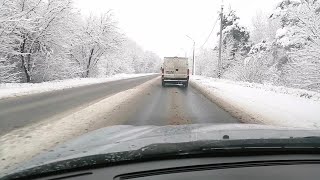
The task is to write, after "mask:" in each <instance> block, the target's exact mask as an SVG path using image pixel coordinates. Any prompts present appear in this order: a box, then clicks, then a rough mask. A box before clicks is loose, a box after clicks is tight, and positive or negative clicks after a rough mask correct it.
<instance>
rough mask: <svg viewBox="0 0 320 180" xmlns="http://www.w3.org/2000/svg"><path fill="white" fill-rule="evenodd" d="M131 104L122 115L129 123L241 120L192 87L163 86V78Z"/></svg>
mask: <svg viewBox="0 0 320 180" xmlns="http://www.w3.org/2000/svg"><path fill="white" fill-rule="evenodd" d="M128 107H130V109H129V108H128V109H127V111H126V112H127V113H126V114H124V115H123V117H122V118H123V119H125V118H126V119H127V121H126V122H125V123H124V124H125V125H158V126H162V125H179V124H194V123H239V121H237V120H236V119H235V118H233V117H232V116H231V115H230V114H228V113H227V112H225V111H224V110H222V109H221V108H219V107H218V106H217V105H216V104H214V103H213V102H211V101H210V100H208V99H207V98H206V97H204V96H203V95H202V94H201V93H199V92H198V91H197V90H195V89H194V88H192V87H191V86H189V87H188V88H184V87H182V86H181V87H180V86H176V85H171V86H167V87H164V88H162V86H161V82H160V79H159V80H158V81H156V82H155V83H154V84H153V86H152V87H151V88H150V89H148V90H147V91H146V92H145V94H144V97H143V98H139V97H137V98H136V100H135V101H132V105H129V106H128Z"/></svg>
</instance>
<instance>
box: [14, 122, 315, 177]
mask: <svg viewBox="0 0 320 180" xmlns="http://www.w3.org/2000/svg"><path fill="white" fill-rule="evenodd" d="M315 136H317V137H319V136H320V132H319V131H318V130H313V129H292V128H284V127H283V128H281V127H273V126H265V125H256V124H192V125H170V126H129V125H119V126H111V127H106V128H102V129H98V130H95V131H92V132H89V133H87V134H84V135H82V136H79V137H77V138H75V139H72V140H70V141H67V142H65V143H64V144H61V145H58V146H56V147H54V148H53V149H51V150H49V151H47V152H45V153H42V154H40V155H38V156H36V157H34V158H33V159H32V160H30V161H29V162H28V163H25V164H23V165H22V166H20V167H19V168H17V169H16V170H14V172H17V171H20V170H23V169H28V168H30V167H35V166H40V165H43V164H48V163H53V162H58V161H63V160H67V159H73V158H79V157H85V156H91V155H97V154H106V153H113V152H123V151H133V150H137V149H141V148H142V150H143V147H146V146H148V145H151V144H165V143H180V142H195V141H201V140H226V139H229V140H237V139H275V138H276V139H281V138H285V139H287V138H295V137H315Z"/></svg>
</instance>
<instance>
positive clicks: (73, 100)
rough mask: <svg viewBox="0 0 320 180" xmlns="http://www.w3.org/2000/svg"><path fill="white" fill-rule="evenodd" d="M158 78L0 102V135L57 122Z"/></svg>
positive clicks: (144, 78) (133, 80)
mask: <svg viewBox="0 0 320 180" xmlns="http://www.w3.org/2000/svg"><path fill="white" fill-rule="evenodd" d="M156 76H157V75H152V76H144V77H138V78H131V79H125V80H119V81H111V82H107V83H102V84H94V85H88V86H82V87H76V88H71V89H65V90H59V91H52V92H45V93H39V94H34V95H28V96H22V97H15V98H8V99H2V100H0V136H1V135H3V134H5V133H7V132H10V131H12V130H13V129H16V128H20V127H24V126H26V125H29V124H32V123H36V122H39V121H42V120H44V119H48V118H50V119H58V118H59V117H62V116H65V115H67V114H70V113H71V112H74V111H77V110H79V109H82V108H84V107H87V106H88V105H90V104H93V103H95V102H97V101H99V100H101V99H102V98H106V97H108V96H111V95H113V94H115V93H118V92H121V91H124V90H127V89H130V88H132V87H135V86H137V85H139V84H142V83H144V82H146V81H148V80H150V79H152V78H154V77H156Z"/></svg>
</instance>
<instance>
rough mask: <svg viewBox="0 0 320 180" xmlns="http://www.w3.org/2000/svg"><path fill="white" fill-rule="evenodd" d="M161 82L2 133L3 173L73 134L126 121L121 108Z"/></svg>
mask: <svg viewBox="0 0 320 180" xmlns="http://www.w3.org/2000/svg"><path fill="white" fill-rule="evenodd" d="M157 81H158V82H159V81H160V80H159V77H157V78H154V79H152V80H150V81H147V82H145V83H143V84H140V85H138V86H136V87H134V88H131V89H128V90H125V91H121V92H119V93H116V94H114V95H112V96H109V97H107V98H105V99H102V100H101V101H99V102H97V103H95V104H92V105H90V106H88V107H86V108H84V109H82V110H80V111H76V112H74V113H72V114H70V115H67V116H65V117H62V118H60V119H54V120H51V119H49V120H48V121H41V122H38V123H35V124H32V125H30V126H25V127H22V128H19V129H15V130H13V131H11V132H9V133H7V134H5V135H3V136H0V152H1V153H0V161H1V163H0V174H4V173H5V172H9V171H11V170H12V169H14V168H15V167H17V165H18V164H19V163H21V162H23V161H27V160H29V159H30V158H31V157H33V156H35V155H37V154H39V153H41V152H46V151H47V150H48V149H50V148H52V147H53V146H55V145H57V144H60V143H63V142H65V141H67V140H69V139H71V138H73V137H78V136H80V135H81V134H84V133H86V132H89V131H93V130H95V129H99V128H101V127H106V126H113V125H120V124H123V122H122V121H121V120H122V119H119V118H117V115H118V114H120V113H121V108H122V107H124V106H126V104H127V103H128V102H130V101H132V99H133V98H135V97H138V96H143V95H144V93H145V92H146V91H147V90H148V89H149V88H151V87H152V85H153V84H154V83H155V82H157ZM21 147H23V148H21ZM0 177H1V175H0Z"/></svg>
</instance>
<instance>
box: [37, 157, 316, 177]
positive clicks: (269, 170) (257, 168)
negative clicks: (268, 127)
mask: <svg viewBox="0 0 320 180" xmlns="http://www.w3.org/2000/svg"><path fill="white" fill-rule="evenodd" d="M319 170H320V156H319V155H317V154H309V155H308V154H306V155H262V156H261V155H260V156H235V157H199V158H192V157H191V158H184V159H182V158H179V159H170V160H158V161H147V162H135V163H129V164H121V165H115V166H108V167H102V168H97V169H88V170H81V171H76V172H69V173H68V172H67V173H64V174H59V175H52V176H47V177H42V178H39V179H51V180H53V179H75V180H84V179H93V180H95V179H103V180H123V179H132V180H149V179H152V180H163V179H166V180H173V179H175V180H179V179H181V180H189V179H190V180H191V179H197V180H207V179H217V180H248V179H259V180H267V179H268V180H270V179H272V180H277V179H281V180H282V179H290V180H298V179H299V180H300V179H304V180H309V179H310V180H311V179H319Z"/></svg>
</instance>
